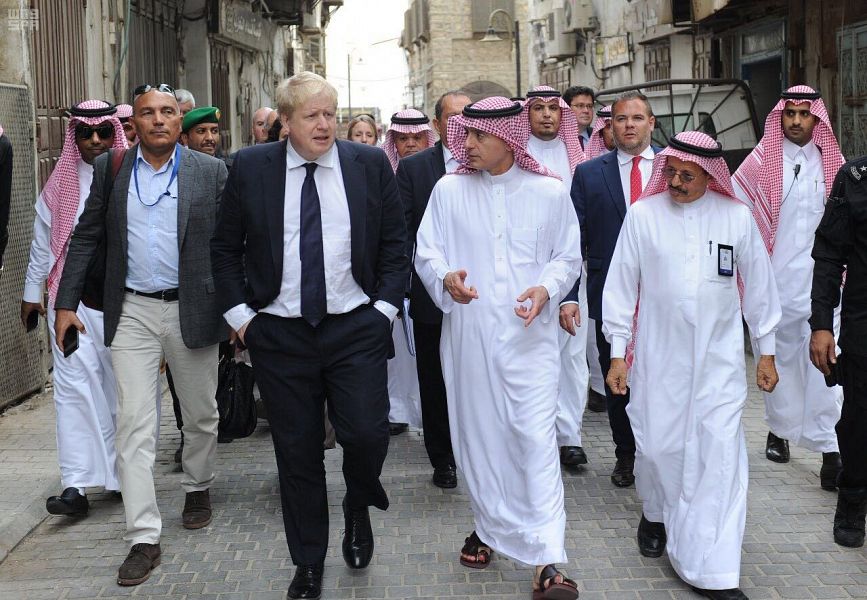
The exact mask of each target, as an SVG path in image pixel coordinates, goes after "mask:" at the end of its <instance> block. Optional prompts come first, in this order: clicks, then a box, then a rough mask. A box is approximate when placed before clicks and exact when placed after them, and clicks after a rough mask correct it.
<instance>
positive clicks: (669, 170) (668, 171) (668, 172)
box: [662, 167, 696, 183]
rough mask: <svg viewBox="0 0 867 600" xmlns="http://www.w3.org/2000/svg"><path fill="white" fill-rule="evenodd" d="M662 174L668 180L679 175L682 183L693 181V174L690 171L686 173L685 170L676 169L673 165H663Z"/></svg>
mask: <svg viewBox="0 0 867 600" xmlns="http://www.w3.org/2000/svg"><path fill="white" fill-rule="evenodd" d="M662 174H663V175H665V178H666V179H668V180H671V179H674V176H675V175H677V176H678V177H680V180H681V181H682V182H683V183H692V182H693V181H695V177H696V176H695V175H693V174H692V173H687V172H686V171H678V170H677V169H675V168H674V167H665V168H664V169H663V170H662Z"/></svg>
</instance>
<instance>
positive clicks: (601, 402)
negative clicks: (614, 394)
mask: <svg viewBox="0 0 867 600" xmlns="http://www.w3.org/2000/svg"><path fill="white" fill-rule="evenodd" d="M587 409H588V410H591V411H593V412H597V413H601V412H605V411H606V410H608V400H607V399H606V398H605V395H604V394H600V393H599V392H594V391H593V390H592V389H591V390H590V393H589V394H588V395H587Z"/></svg>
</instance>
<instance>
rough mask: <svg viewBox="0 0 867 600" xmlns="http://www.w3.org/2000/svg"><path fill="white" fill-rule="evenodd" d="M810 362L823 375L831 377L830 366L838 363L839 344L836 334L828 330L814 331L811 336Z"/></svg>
mask: <svg viewBox="0 0 867 600" xmlns="http://www.w3.org/2000/svg"><path fill="white" fill-rule="evenodd" d="M810 362H812V363H813V366H814V367H816V368H817V369H819V370H820V371H822V374H823V375H830V374H831V366H830V365H833V364H836V363H837V344H836V342H834V334H833V333H831V332H830V331H828V330H827V329H819V330H817V331H814V332H813V334H812V335H811V336H810Z"/></svg>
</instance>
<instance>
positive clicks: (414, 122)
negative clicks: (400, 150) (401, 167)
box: [382, 108, 437, 172]
mask: <svg viewBox="0 0 867 600" xmlns="http://www.w3.org/2000/svg"><path fill="white" fill-rule="evenodd" d="M429 122H430V119H428V117H427V116H426V115H425V114H424V113H423V112H421V111H420V110H416V109H414V108H406V109H404V110H401V111H398V112H396V113H394V114H393V115H391V125H389V126H388V131H386V132H385V139H384V140H383V142H382V149H383V150H385V154H386V156H388V162H390V163H391V168H392V169H394V170H395V172H396V171H397V163H398V161H399V160H400V156H398V154H397V146H395V144H394V134H395V133H423V132H427V145H428V147H430V146H433V145H434V144H435V143H436V141H437V136H436V133H434V130H433V129H431V126H430V125H429Z"/></svg>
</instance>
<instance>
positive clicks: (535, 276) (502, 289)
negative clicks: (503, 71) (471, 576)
mask: <svg viewBox="0 0 867 600" xmlns="http://www.w3.org/2000/svg"><path fill="white" fill-rule="evenodd" d="M529 130H530V128H529V123H528V121H527V118H526V116H524V115H523V113H522V107H521V105H520V104H519V103H516V102H512V101H510V100H508V99H507V98H501V97H492V98H486V99H484V100H482V101H480V102H477V103H475V104H471V105H469V106H467V107H465V108H464V109H463V113H462V115H457V116H454V117H452V118H451V119H449V123H448V139H449V140H448V141H449V148H450V149H451V151H452V152H453V153H454V156H455V159H456V160H457V161H458V162H459V163H460V164H461V165H462V166H461V167H460V168H459V169H458V170H457V171H456V174H453V175H446V176H445V177H443V178H442V179H440V180H439V181H438V182H437V184H436V186H435V187H434V190H433V193H432V194H431V199H430V203H429V204H428V207H427V210H426V211H425V215H424V218H423V219H422V222H421V226H420V227H419V230H418V236H417V246H416V258H415V267H416V272H417V273H418V275H419V277H420V278H421V280H422V282H423V284H424V286H425V289H426V290H427V291H428V293H429V294H430V296H431V298H432V299H433V301H434V303H435V304H436V305H437V306H438V307H439V308H440V309H441V310H442V311H443V313H444V316H443V330H442V339H441V346H440V349H441V356H442V366H443V378H444V380H445V384H446V391H447V397H448V405H449V423H450V427H451V436H452V446H453V450H454V455H455V461H456V463H457V467H458V469H459V470H460V471H461V472H462V478H463V480H464V481H465V482H466V485H467V490H468V492H469V495H470V500H471V503H472V509H473V516H474V518H475V531H474V532H473V533H472V534H471V535H470V536H469V537H468V538H467V540H466V544H465V545H464V547H463V549H462V550H461V559H460V560H461V564H463V565H465V566H468V567H472V568H484V567H487V566H488V565H489V564H490V559H491V551H492V549H493V550H496V551H498V552H501V553H503V554H505V555H507V556H509V557H511V558H513V559H515V560H517V561H519V562H521V563H524V564H527V565H534V566H535V567H536V572H535V576H534V578H533V584H534V585H533V587H534V590H535V591H534V597H538V598H549V597H555V595H556V594H560V595H556V597H558V598H565V599H572V598H577V597H578V591H577V589H576V586H575V583H574V582H573V581H571V580H568V579H566V578H565V576H563V575H562V574H561V573H560V572H558V571H557V569H556V567H555V566H554V563H561V562H564V561H565V560H566V551H565V545H564V537H565V529H566V515H565V512H564V509H563V483H562V480H561V478H560V465H559V464H558V456H557V437H556V432H555V428H554V421H555V415H556V410H557V387H558V379H559V370H560V360H559V348H558V344H557V312H558V306H559V300H560V298H562V296H563V295H564V294H566V293H567V292H568V291H569V290H570V289H571V287H572V285H573V284H574V283H575V280H576V279H577V277H578V272H579V269H580V265H581V251H580V237H581V234H580V230H579V226H578V219H577V215H576V214H575V209H574V208H573V206H572V203H571V202H570V199H569V194H568V193H567V192H566V190H565V188H564V187H563V185H562V183H561V182H560V181H558V180H557V179H556V177H555V176H553V174H551V172H550V171H548V170H547V169H545V168H544V167H542V166H541V165H539V164H538V163H537V162H536V161H535V160H534V159H533V158H532V157H530V156H529V155H528V154H527V151H526V144H527V139H528V137H529Z"/></svg>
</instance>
